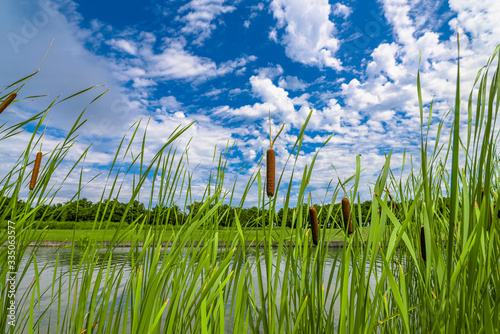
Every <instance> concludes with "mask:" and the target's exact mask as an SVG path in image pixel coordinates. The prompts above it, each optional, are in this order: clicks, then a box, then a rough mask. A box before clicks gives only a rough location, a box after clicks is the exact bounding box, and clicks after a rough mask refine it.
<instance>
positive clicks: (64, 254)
mask: <svg viewBox="0 0 500 334" xmlns="http://www.w3.org/2000/svg"><path fill="white" fill-rule="evenodd" d="M33 250H34V248H32V247H30V248H28V251H27V252H26V253H25V255H24V257H23V259H22V261H21V263H20V269H19V271H18V280H19V279H20V276H21V275H20V273H21V272H22V271H23V270H24V269H25V267H26V263H27V261H28V259H29V254H30V253H32V252H33ZM164 251H168V248H167V249H165V250H164ZM72 252H73V256H72ZM84 252H85V249H82V248H77V247H75V248H74V250H72V249H71V248H53V247H41V248H38V250H37V251H36V262H37V266H38V271H39V272H40V271H41V273H40V274H39V284H40V292H41V293H40V295H41V296H40V299H39V300H38V296H37V293H36V292H35V293H34V294H33V298H34V300H35V306H34V312H33V314H34V324H36V323H37V319H39V317H40V315H41V314H42V313H43V312H44V311H46V313H45V315H44V317H43V319H42V320H41V321H40V323H39V324H38V325H39V329H40V332H41V333H47V332H51V333H52V332H56V331H55V328H56V327H54V326H56V325H55V324H56V323H57V321H58V319H57V318H58V316H57V313H58V312H57V310H58V305H57V298H55V302H52V305H51V299H52V297H51V296H52V295H53V293H57V291H58V289H59V284H60V283H61V287H62V288H61V291H60V293H61V309H62V311H61V314H60V322H62V319H63V317H64V313H65V312H66V310H67V309H69V310H68V312H70V309H71V305H72V303H73V300H74V293H75V292H74V291H73V290H72V291H71V292H70V291H69V290H70V288H69V286H68V278H69V275H70V268H71V265H72V266H73V272H75V269H74V268H75V265H78V264H79V263H80V261H81V260H82V257H83V256H84ZM98 252H105V249H101V250H99V251H98ZM129 252H130V248H116V249H114V250H113V256H112V261H111V266H112V267H113V266H114V265H115V264H116V265H118V267H120V266H123V279H122V280H121V283H120V284H119V286H118V287H116V288H117V290H118V297H119V295H120V294H121V292H122V291H123V289H124V288H125V285H126V282H127V279H128V278H129V277H130V273H131V270H132V265H131V262H130V258H129V257H128V255H129ZM273 252H274V256H273V259H274V260H273V267H274V268H273V272H275V270H277V269H279V271H278V272H279V273H280V275H281V276H282V275H283V271H284V270H285V267H286V263H285V261H286V256H283V257H282V259H281V263H280V264H279V266H277V265H276V256H277V249H273ZM341 252H342V249H341V248H329V249H328V254H327V257H326V261H325V266H324V280H325V281H327V280H328V279H329V277H330V275H331V274H332V271H333V283H332V287H331V290H330V292H329V294H328V296H325V307H328V308H329V307H330V306H331V303H332V300H333V298H334V294H335V291H334V290H335V289H334V287H335V281H336V278H337V272H338V271H339V267H340V261H341V258H342V256H341ZM57 257H59V260H58V261H59V264H58V266H59V267H58V268H57V273H56V276H60V275H61V273H64V275H63V276H62V277H63V278H62V279H61V280H59V279H56V282H57V283H56V284H55V285H56V286H53V280H54V271H55V265H56V259H57ZM247 261H248V263H249V264H251V265H252V267H251V268H252V269H251V270H250V275H251V279H252V283H253V286H254V288H255V290H256V293H255V301H256V303H257V304H259V303H260V300H259V293H258V291H257V290H258V280H259V277H258V271H257V257H256V254H255V250H253V249H250V250H249V251H248V252H247ZM377 263H378V265H380V262H379V261H377ZM97 264H98V265H96V272H95V273H94V275H93V278H95V277H96V274H97V269H98V268H99V267H100V265H101V263H99V261H97ZM258 265H260V267H261V269H262V277H263V280H264V281H266V280H267V275H266V268H265V267H266V264H265V260H264V257H263V256H261V257H260V261H259V264H258ZM42 268H44V269H43V270H41V269H42ZM367 269H368V266H367ZM377 271H378V272H380V268H379V269H377ZM72 275H73V277H74V275H75V274H74V273H73V274H72ZM78 276H79V277H81V272H80V273H79V275H78ZM34 277H35V268H34V265H33V261H31V264H30V266H29V267H28V268H27V269H26V273H25V275H24V277H23V278H22V280H21V281H20V282H19V286H18V290H17V295H16V300H24V304H23V305H17V323H18V326H21V328H19V329H20V333H28V321H27V319H26V316H25V319H21V318H22V314H26V312H27V309H29V307H30V305H29V304H30V300H31V296H28V297H27V298H26V296H24V297H22V296H23V294H25V292H26V290H27V289H28V288H29V286H30V285H31V284H32V282H33V279H34ZM280 281H281V280H280ZM280 284H281V283H280ZM326 284H327V282H325V289H326ZM375 284H376V281H375V278H374V277H373V275H372V276H371V280H370V285H371V286H375ZM264 285H266V284H264ZM101 290H102V287H101ZM280 291H281V287H280V286H279V287H278V296H279V292H280ZM43 292H45V293H43ZM266 292H267V291H266V287H265V286H264V293H266ZM37 300H38V301H37ZM228 304H230V303H228ZM67 305H70V306H69V308H68V307H67ZM333 308H334V311H335V313H336V314H337V313H338V311H339V308H340V298H336V300H335V301H334V305H333ZM226 314H227V317H226V323H227V326H226V331H228V329H229V328H231V327H232V326H231V323H232V320H233V319H231V310H230V306H229V305H227V310H226ZM49 320H50V328H49ZM336 321H338V320H336ZM228 332H230V331H228Z"/></svg>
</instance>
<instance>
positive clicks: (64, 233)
mask: <svg viewBox="0 0 500 334" xmlns="http://www.w3.org/2000/svg"><path fill="white" fill-rule="evenodd" d="M179 232H180V231H179V230H173V229H160V230H158V231H157V232H155V233H157V234H160V233H161V234H162V237H161V241H171V240H173V239H174V238H175V235H176V233H179ZM211 232H212V231H210V230H203V229H201V230H197V231H194V232H193V233H192V234H191V235H190V236H189V238H188V240H189V241H201V240H204V239H205V238H204V236H205V235H206V234H207V233H211ZM242 232H243V239H244V240H245V241H246V242H252V241H255V240H262V239H263V238H264V236H265V234H264V232H263V231H262V229H261V228H245V229H242ZM358 232H360V233H361V234H362V239H363V240H366V239H367V238H368V235H369V232H370V228H369V227H363V228H361V229H360V230H359V231H358ZM0 233H1V232H0ZM115 233H116V235H115ZM217 233H218V239H219V241H226V242H230V241H233V240H234V239H235V238H236V237H238V232H235V231H233V230H231V229H230V228H220V229H219V230H218V232H217ZM282 233H283V235H284V238H283V239H284V240H285V241H290V240H294V239H295V237H296V236H295V234H296V232H295V229H291V228H285V229H284V230H283V231H282V230H281V229H280V230H276V231H275V233H273V234H272V235H271V240H272V241H279V240H281V239H282V238H281V234H282ZM147 235H148V232H146V231H142V232H141V233H140V234H130V233H121V232H120V231H119V230H118V231H117V230H103V231H101V230H95V231H88V230H44V231H36V232H35V234H34V238H35V239H37V240H40V241H78V240H79V239H80V238H82V237H89V238H90V239H91V240H92V241H95V242H100V241H111V240H113V239H116V238H118V239H120V240H122V241H123V242H135V241H145V240H146V237H147ZM343 240H344V235H343V233H342V232H341V231H340V230H339V229H331V230H327V231H326V233H325V237H324V241H343Z"/></svg>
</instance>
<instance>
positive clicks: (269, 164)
mask: <svg viewBox="0 0 500 334" xmlns="http://www.w3.org/2000/svg"><path fill="white" fill-rule="evenodd" d="M284 127H285V122H283V125H282V126H281V129H280V130H279V131H278V134H277V135H276V137H274V140H273V137H272V135H271V110H269V143H270V149H269V150H267V155H266V168H267V169H266V192H267V196H268V197H273V196H274V181H275V175H274V172H275V154H274V150H273V145H274V142H275V141H276V139H277V138H278V136H279V135H280V133H281V131H283V128H284Z"/></svg>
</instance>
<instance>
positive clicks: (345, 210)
mask: <svg viewBox="0 0 500 334" xmlns="http://www.w3.org/2000/svg"><path fill="white" fill-rule="evenodd" d="M342 217H343V218H344V227H345V229H346V230H347V233H348V234H351V233H353V232H354V229H353V228H352V221H351V207H350V205H349V199H347V197H344V198H342Z"/></svg>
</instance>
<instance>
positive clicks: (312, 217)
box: [309, 189, 319, 245]
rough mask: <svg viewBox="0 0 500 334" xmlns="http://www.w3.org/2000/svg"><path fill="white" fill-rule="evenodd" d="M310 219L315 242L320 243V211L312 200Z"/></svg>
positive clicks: (315, 243)
mask: <svg viewBox="0 0 500 334" xmlns="http://www.w3.org/2000/svg"><path fill="white" fill-rule="evenodd" d="M309 199H311V190H310V189H309ZM309 221H310V223H311V232H312V239H313V244H314V245H317V244H318V234H319V226H318V212H317V211H316V208H315V207H314V205H313V204H312V201H311V206H310V207H309Z"/></svg>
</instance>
